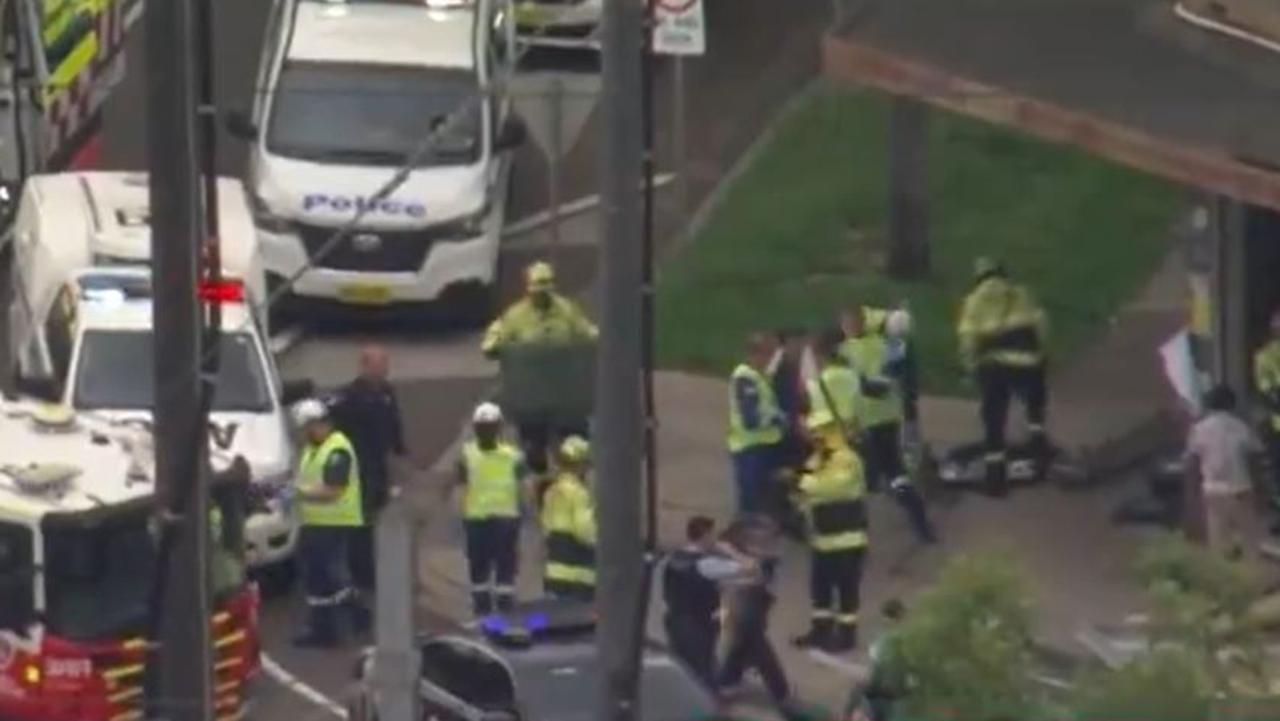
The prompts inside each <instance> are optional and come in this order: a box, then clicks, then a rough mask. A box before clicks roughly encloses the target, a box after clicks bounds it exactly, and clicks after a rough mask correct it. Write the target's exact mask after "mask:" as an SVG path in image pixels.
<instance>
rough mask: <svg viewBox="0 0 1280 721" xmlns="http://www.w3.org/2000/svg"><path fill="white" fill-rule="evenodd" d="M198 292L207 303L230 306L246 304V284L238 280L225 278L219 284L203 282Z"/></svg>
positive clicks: (208, 281)
mask: <svg viewBox="0 0 1280 721" xmlns="http://www.w3.org/2000/svg"><path fill="white" fill-rule="evenodd" d="M196 292H197V294H198V295H199V297H200V300H202V301H204V302H206V303H216V304H218V305H228V304H232V303H243V302H244V282H243V281H241V280H239V279H237V278H232V279H225V278H224V279H223V280H220V281H217V282H214V281H210V280H202V281H200V287H199V288H198V289H197V291H196Z"/></svg>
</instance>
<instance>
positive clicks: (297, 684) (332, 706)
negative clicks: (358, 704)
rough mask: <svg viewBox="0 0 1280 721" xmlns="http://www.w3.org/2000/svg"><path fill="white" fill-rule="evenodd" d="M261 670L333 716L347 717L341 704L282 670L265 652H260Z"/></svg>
mask: <svg viewBox="0 0 1280 721" xmlns="http://www.w3.org/2000/svg"><path fill="white" fill-rule="evenodd" d="M262 670H263V671H266V672H267V675H268V676H270V677H271V678H273V679H275V680H276V681H277V682H278V683H279V684H280V685H281V686H284V687H285V688H287V689H289V690H290V691H293V692H294V693H296V694H298V695H299V696H301V697H303V698H305V699H306V700H308V701H310V702H311V703H314V704H315V705H317V706H319V707H321V708H323V709H324V710H326V711H328V712H330V713H332V714H333V715H334V716H337V717H338V718H340V719H345V718H346V717H347V711H346V709H344V708H342V705H341V704H338V703H336V702H334V700H333V699H331V698H329V697H328V696H325V695H324V694H322V693H320V692H319V691H317V690H315V689H314V688H311V687H310V686H308V685H307V684H305V683H303V682H302V680H301V679H299V678H298V677H297V676H294V675H293V674H291V673H289V672H288V671H286V670H284V667H283V666H281V665H280V664H278V663H276V661H275V659H273V658H271V657H270V656H268V655H266V654H265V653H264V654H262Z"/></svg>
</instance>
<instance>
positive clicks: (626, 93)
mask: <svg viewBox="0 0 1280 721" xmlns="http://www.w3.org/2000/svg"><path fill="white" fill-rule="evenodd" d="M643 13H644V8H643V6H642V5H641V4H640V3H638V2H636V1H635V0H605V3H604V19H603V32H602V39H603V43H602V46H603V47H602V52H601V54H602V59H603V69H602V73H601V76H602V97H601V106H600V110H601V120H602V123H601V124H602V126H603V132H604V137H603V139H602V140H603V142H602V143H601V153H600V162H601V165H600V168H601V173H600V178H601V183H600V197H601V209H602V211H603V213H602V216H603V218H602V219H603V223H602V228H601V230H602V234H601V237H602V242H603V245H604V247H603V249H602V250H603V252H602V253H600V280H601V291H602V293H601V297H602V301H603V302H602V307H601V313H600V315H601V322H600V327H601V337H600V356H599V363H598V364H597V367H598V373H597V377H596V384H597V385H596V398H597V399H598V405H597V410H596V420H597V432H596V433H595V438H596V468H597V472H596V495H597V506H596V507H597V514H598V519H599V526H600V536H599V546H598V548H597V554H596V558H597V559H598V574H599V582H598V585H597V588H598V589H599V598H598V599H597V600H598V608H599V609H600V625H599V629H598V633H597V638H596V643H597V647H598V649H599V656H598V657H599V659H600V663H601V665H602V670H603V673H602V675H601V676H602V688H600V689H599V691H600V703H601V707H600V713H599V714H598V715H597V718H599V719H600V721H634V720H635V719H636V718H638V715H639V708H638V707H639V699H638V698H637V693H636V691H637V681H638V675H639V662H640V650H641V638H642V637H641V636H640V634H639V633H638V631H639V629H638V624H637V618H638V617H639V615H640V613H641V612H642V609H643V606H644V604H643V601H644V599H643V598H642V597H641V595H642V591H643V588H642V586H643V583H644V555H643V551H642V546H641V528H640V504H641V502H642V497H641V491H640V483H641V477H642V476H641V466H642V464H643V460H644V458H643V449H642V443H641V438H642V434H643V432H644V427H643V423H642V418H643V412H644V408H643V406H642V403H641V392H642V378H641V368H642V355H643V352H644V348H643V343H642V340H641V335H642V334H641V323H642V320H641V308H642V305H643V302H642V299H641V296H642V294H643V283H644V277H645V273H644V263H643V261H644V249H643V247H642V246H643V240H644V238H643V233H642V230H643V229H642V227H641V224H642V223H643V220H644V219H643V208H642V206H641V202H640V201H641V198H640V197H639V194H638V193H636V187H637V186H638V185H639V183H640V179H641V177H640V176H641V170H642V169H641V164H642V155H643V152H642V151H643V146H644V138H643V128H642V127H641V126H640V122H641V115H642V114H643V113H642V110H643V108H642V107H641V93H642V92H643V89H642V87H641V86H642V82H641V68H640V65H641V45H640V43H641V35H642V30H643V25H642V22H643Z"/></svg>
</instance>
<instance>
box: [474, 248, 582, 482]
mask: <svg viewBox="0 0 1280 721" xmlns="http://www.w3.org/2000/svg"><path fill="white" fill-rule="evenodd" d="M525 291H526V292H525V296H524V297H523V298H521V299H520V300H518V301H516V302H515V303H514V304H513V305H512V306H511V307H509V308H507V309H506V311H504V312H503V314H502V315H501V316H499V317H498V319H497V320H495V321H493V323H491V324H490V325H489V328H488V330H486V331H485V334H484V340H483V341H482V342H481V345H480V350H481V351H483V352H484V354H485V356H487V357H489V358H499V357H501V356H502V354H503V353H504V352H506V351H507V350H508V349H510V348H514V347H518V346H530V345H551V346H554V345H569V344H573V343H578V342H584V341H585V342H591V341H595V340H596V338H597V337H598V336H599V334H600V333H599V330H598V329H597V328H596V326H595V324H594V323H592V322H591V319H589V318H587V315H586V314H585V313H583V312H582V309H581V308H580V307H578V304H577V303H575V302H574V301H573V300H571V299H570V298H566V297H565V296H563V295H561V294H559V293H557V292H556V275H555V270H554V269H553V268H552V267H551V265H550V264H549V263H545V262H542V261H538V262H535V263H532V264H530V265H529V267H528V268H526V269H525ZM513 420H514V421H515V424H516V432H517V433H518V434H519V436H520V443H521V445H522V446H523V447H524V452H525V458H526V460H527V461H528V463H529V466H530V468H531V470H533V471H534V472H535V473H539V474H540V473H544V472H545V471H546V468H547V449H548V448H550V447H552V446H553V445H554V444H555V443H556V442H557V437H559V438H564V437H568V436H570V435H575V434H576V435H585V434H586V430H587V429H586V423H585V420H584V421H582V422H579V423H569V424H563V423H551V422H549V421H547V420H546V419H542V418H520V417H517V418H514V419H513ZM561 426H564V427H561Z"/></svg>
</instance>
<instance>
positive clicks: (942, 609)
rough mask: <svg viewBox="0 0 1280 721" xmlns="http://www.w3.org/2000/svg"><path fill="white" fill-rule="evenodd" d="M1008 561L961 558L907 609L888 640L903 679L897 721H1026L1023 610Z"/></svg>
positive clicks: (1026, 616) (1027, 615) (1007, 557)
mask: <svg viewBox="0 0 1280 721" xmlns="http://www.w3.org/2000/svg"><path fill="white" fill-rule="evenodd" d="M1028 599H1029V595H1028V590H1027V586H1026V583H1025V581H1024V578H1023V574H1022V572H1021V569H1020V567H1019V565H1018V564H1017V563H1016V562H1015V560H1014V559H1013V557H1012V555H1011V554H1007V553H999V554H991V555H983V556H961V557H959V558H957V559H955V560H953V561H951V562H950V563H949V564H948V565H947V567H946V568H945V569H944V570H943V572H942V575H941V577H940V578H939V580H938V582H937V583H936V584H935V585H934V586H933V587H932V588H930V589H929V590H928V591H926V592H924V593H923V594H922V595H921V596H920V597H919V598H918V599H917V600H916V601H915V603H914V604H913V607H912V609H911V611H910V613H909V614H908V615H907V617H906V619H904V620H903V621H902V625H901V626H900V628H899V629H898V632H897V634H896V635H895V639H896V646H895V649H896V651H897V653H896V655H895V658H896V659H897V660H898V662H899V663H900V664H901V668H900V669H896V670H895V671H896V672H897V673H900V674H902V675H903V676H904V677H905V678H907V679H908V684H909V689H910V691H909V693H908V697H907V699H906V701H905V706H904V709H903V711H904V714H905V717H904V718H905V719H910V720H915V719H922V720H923V719H928V720H930V721H945V720H947V719H951V720H954V721H1026V719H1031V718H1037V717H1038V715H1037V714H1035V713H1033V708H1032V707H1033V701H1032V698H1033V694H1032V692H1031V686H1030V682H1029V679H1028V676H1027V668H1028V663H1029V662H1030V648H1031V630H1032V623H1031V605H1030V603H1029V600H1028Z"/></svg>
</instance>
